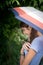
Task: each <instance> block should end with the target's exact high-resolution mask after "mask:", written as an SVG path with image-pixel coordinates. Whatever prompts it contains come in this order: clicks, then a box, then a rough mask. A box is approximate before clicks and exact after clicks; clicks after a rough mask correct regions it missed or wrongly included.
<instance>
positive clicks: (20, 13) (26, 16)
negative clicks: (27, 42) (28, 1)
mask: <svg viewBox="0 0 43 65" xmlns="http://www.w3.org/2000/svg"><path fill="white" fill-rule="evenodd" d="M12 12H13V13H14V15H15V17H16V18H17V19H18V20H20V21H22V22H24V23H26V24H27V25H29V26H31V27H33V28H34V29H36V30H38V31H40V32H41V33H42V34H43V12H42V11H39V10H37V9H35V8H34V7H15V8H13V9H12Z"/></svg>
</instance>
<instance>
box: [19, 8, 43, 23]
mask: <svg viewBox="0 0 43 65" xmlns="http://www.w3.org/2000/svg"><path fill="white" fill-rule="evenodd" d="M20 9H22V10H23V11H24V12H25V13H26V14H28V15H30V16H31V17H33V18H35V19H36V20H38V21H39V22H41V23H42V24H43V12H41V11H39V10H37V9H35V8H33V7H20Z"/></svg>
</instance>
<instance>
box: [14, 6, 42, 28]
mask: <svg viewBox="0 0 43 65" xmlns="http://www.w3.org/2000/svg"><path fill="white" fill-rule="evenodd" d="M14 9H15V10H16V11H17V12H18V13H19V16H20V17H22V18H24V19H26V20H28V21H30V22H31V23H33V24H34V25H36V26H38V27H39V28H41V29H43V24H42V23H41V22H40V21H38V20H36V19H35V18H33V17H31V16H30V15H27V14H26V13H25V12H24V11H23V10H22V9H20V8H18V7H17V8H14Z"/></svg>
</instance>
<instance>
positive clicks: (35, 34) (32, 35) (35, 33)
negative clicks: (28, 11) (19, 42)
mask: <svg viewBox="0 0 43 65" xmlns="http://www.w3.org/2000/svg"><path fill="white" fill-rule="evenodd" d="M37 32H38V31H37V30H35V29H34V28H32V29H31V34H30V43H31V42H32V40H33V39H34V38H36V37H38V34H37Z"/></svg>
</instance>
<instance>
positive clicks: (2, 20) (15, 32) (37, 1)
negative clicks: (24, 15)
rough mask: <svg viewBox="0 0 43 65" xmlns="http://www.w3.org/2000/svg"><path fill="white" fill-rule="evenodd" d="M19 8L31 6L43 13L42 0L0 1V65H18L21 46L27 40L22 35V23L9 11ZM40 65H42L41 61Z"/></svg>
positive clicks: (42, 61)
mask: <svg viewBox="0 0 43 65" xmlns="http://www.w3.org/2000/svg"><path fill="white" fill-rule="evenodd" d="M19 6H32V7H35V8H36V9H38V10H41V11H43V0H1V1H0V65H19V58H20V49H21V46H22V44H23V42H25V41H27V39H28V37H27V36H26V35H25V34H23V33H22V30H21V24H22V23H21V22H20V21H19V20H17V19H15V17H14V15H13V13H12V12H11V11H9V8H13V7H19ZM40 65H43V60H41V62H40Z"/></svg>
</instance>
